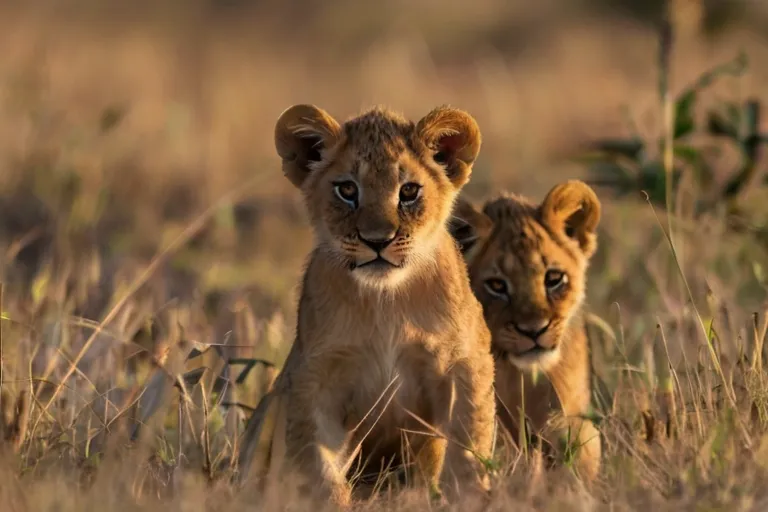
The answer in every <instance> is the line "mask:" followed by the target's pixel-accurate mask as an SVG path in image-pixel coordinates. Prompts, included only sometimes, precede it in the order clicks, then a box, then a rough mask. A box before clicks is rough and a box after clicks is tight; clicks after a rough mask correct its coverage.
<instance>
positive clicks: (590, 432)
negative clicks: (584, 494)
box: [551, 416, 602, 483]
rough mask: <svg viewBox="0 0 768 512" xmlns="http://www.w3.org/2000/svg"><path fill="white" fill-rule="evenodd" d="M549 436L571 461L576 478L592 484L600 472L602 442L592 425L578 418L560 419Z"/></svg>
mask: <svg viewBox="0 0 768 512" xmlns="http://www.w3.org/2000/svg"><path fill="white" fill-rule="evenodd" d="M551 434H552V435H553V437H555V439H559V440H560V443H558V444H556V445H555V446H560V447H561V448H562V450H563V453H561V454H560V456H561V457H562V458H563V459H565V460H571V461H572V463H573V467H574V469H575V470H576V473H578V476H579V477H580V478H581V479H582V480H583V481H584V482H586V483H591V482H593V481H594V480H595V479H596V478H597V476H598V473H599V471H600V463H601V456H602V441H601V440H600V432H599V431H598V430H597V427H595V425H594V423H592V421H590V420H588V419H584V418H579V417H574V416H571V417H565V418H564V417H560V418H559V419H558V421H556V422H555V424H554V425H553V428H552V431H551Z"/></svg>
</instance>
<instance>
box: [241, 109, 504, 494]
mask: <svg viewBox="0 0 768 512" xmlns="http://www.w3.org/2000/svg"><path fill="white" fill-rule="evenodd" d="M480 144H481V140H480V131H479V129H478V127H477V124H476V123H475V121H474V119H473V118H472V117H471V116H470V115H468V114H467V113H465V112H463V111H461V110H457V109H453V108H448V107H440V108H437V109H435V110H433V111H432V112H430V113H429V114H427V115H426V116H425V117H424V118H423V119H421V120H420V121H419V122H418V123H413V122H410V121H407V120H406V119H404V118H402V117H400V116H399V115H397V114H395V113H392V112H390V111H388V110H385V109H381V108H375V109H372V110H370V111H368V112H365V113H363V114H362V115H360V116H359V117H356V118H353V119H351V120H348V121H346V122H345V123H343V124H339V123H338V122H336V120H334V118H333V117H331V116H330V115H329V114H328V113H326V112H325V111H323V110H321V109H319V108H317V107H315V106H311V105H296V106H293V107H291V108H289V109H288V110H286V111H285V112H283V114H282V115H281V116H280V118H279V119H278V121H277V126H276V128H275V145H276V147H277V153H278V154H279V156H280V157H281V158H282V161H283V164H282V165H283V172H284V174H285V175H286V177H287V178H288V179H289V180H290V181H291V183H293V184H294V185H295V186H296V187H297V188H299V189H300V190H301V192H302V194H303V196H304V201H305V203H306V207H307V209H308V211H309V215H310V219H311V224H312V227H313V231H314V234H315V239H316V242H315V248H314V250H313V252H312V254H311V256H310V259H309V263H308V266H307V268H306V272H305V275H304V278H303V286H302V293H301V298H300V301H299V312H298V328H297V334H296V339H295V342H294V344H293V346H292V348H291V351H290V353H289V355H288V358H287V360H286V363H285V366H284V367H283V370H282V371H281V373H280V375H279V376H278V377H277V379H276V381H275V384H274V387H273V391H272V392H271V393H270V395H271V397H270V398H274V397H281V399H282V400H285V403H286V405H285V409H284V410H285V412H284V414H285V417H284V419H283V420H282V421H283V423H282V425H283V430H284V435H285V438H284V449H285V455H286V460H287V461H289V462H290V463H291V464H292V467H293V468H294V469H297V470H298V474H299V475H302V476H303V477H306V479H308V483H310V484H312V483H317V484H320V485H319V487H320V489H322V490H323V491H324V492H325V493H326V496H329V497H330V499H331V500H332V501H334V502H335V503H336V504H338V505H346V504H348V503H349V501H350V499H351V493H350V486H349V483H348V481H347V475H348V473H349V472H350V467H351V465H352V464H353V459H355V458H357V456H359V458H360V459H361V460H362V461H363V462H366V463H368V464H369V465H368V468H369V469H372V470H374V471H377V470H379V469H380V468H385V467H388V466H389V465H390V463H391V462H392V460H395V461H398V462H400V463H404V462H405V461H403V460H401V459H402V457H401V453H402V448H403V444H404V445H405V446H407V448H408V450H410V451H412V453H413V454H414V459H415V462H416V464H415V465H416V468H415V470H416V471H415V474H414V477H416V478H417V479H422V481H424V482H425V483H426V484H428V485H430V486H431V488H432V490H433V491H438V490H439V488H440V487H442V491H444V492H446V493H447V492H452V491H456V490H457V489H455V487H457V486H458V487H460V488H461V490H462V491H463V490H468V491H469V490H472V489H475V490H477V491H479V492H480V493H482V488H483V487H485V488H487V480H486V478H485V477H484V476H481V474H482V471H481V468H482V463H481V460H478V457H477V456H479V457H480V458H484V457H489V456H490V455H491V449H492V443H493V436H494V422H495V414H496V409H495V399H494V394H493V370H494V365H493V357H492V355H491V352H490V341H491V335H490V332H489V330H488V327H487V326H486V325H485V321H484V320H483V312H482V307H481V306H480V303H479V302H478V300H477V299H476V298H475V297H474V295H473V293H472V290H471V288H470V285H469V280H468V277H467V270H466V265H465V263H464V260H463V258H462V255H461V253H460V251H459V248H458V246H457V244H456V243H455V241H454V239H453V238H452V237H451V234H450V233H449V231H448V227H447V224H448V219H449V217H450V215H451V210H452V207H453V204H454V201H455V199H456V196H457V194H458V192H459V190H460V189H461V188H462V187H463V186H464V184H465V183H466V182H467V181H468V180H469V177H470V174H471V170H472V164H473V162H474V160H475V158H476V157H477V154H478V152H479V150H480ZM265 407H268V406H265ZM260 409H262V410H261V411H260V412H259V410H258V409H257V412H259V414H256V413H255V414H254V417H253V418H252V419H251V421H250V422H249V426H248V428H247V432H246V437H248V436H251V437H253V436H258V435H259V434H254V432H255V431H256V430H257V429H259V428H260V427H259V426H258V425H257V423H258V422H261V421H264V416H265V413H264V410H263V407H260ZM267 416H269V413H267ZM417 418H419V419H420V420H421V421H423V422H426V423H427V424H429V425H432V426H433V427H434V428H435V429H437V430H438V431H439V432H441V433H442V434H444V435H445V436H446V437H447V438H448V439H449V441H448V442H446V440H445V438H441V437H437V436H435V435H434V432H435V431H434V430H432V431H430V430H429V428H427V427H425V426H424V424H423V423H421V421H419V419H417ZM272 419H273V420H274V418H272ZM277 430H280V427H278V428H277V429H276V431H277ZM249 431H250V434H249ZM425 433H426V434H427V435H425ZM403 440H404V441H405V443H403ZM252 451H253V450H252V449H251V452H252ZM356 451H359V452H360V453H356ZM273 452H274V448H273ZM472 452H474V453H475V454H476V455H477V456H475V455H473V454H472ZM241 455H243V454H242V453H241ZM245 455H249V454H247V453H246V454H245ZM241 458H244V459H246V460H247V459H248V457H241ZM246 471H247V468H246ZM270 471H271V469H270ZM448 497H449V498H450V496H448Z"/></svg>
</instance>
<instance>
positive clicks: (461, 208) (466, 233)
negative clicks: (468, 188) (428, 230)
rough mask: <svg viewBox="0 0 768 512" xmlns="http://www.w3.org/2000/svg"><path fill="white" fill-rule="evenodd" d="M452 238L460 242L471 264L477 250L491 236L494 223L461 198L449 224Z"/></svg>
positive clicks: (462, 250) (457, 201)
mask: <svg viewBox="0 0 768 512" xmlns="http://www.w3.org/2000/svg"><path fill="white" fill-rule="evenodd" d="M448 230H449V231H450V232H451V236H453V238H454V239H455V240H456V242H458V244H459V248H460V249H461V253H462V254H463V255H464V259H465V260H466V261H467V263H470V262H471V260H472V258H473V256H474V255H475V253H476V252H477V248H479V247H480V246H482V244H483V243H484V242H485V241H486V240H487V239H488V237H489V236H491V231H493V221H492V220H491V219H490V217H488V216H487V215H486V214H484V213H483V212H481V211H479V210H478V209H476V208H475V207H474V206H473V205H472V203H470V202H469V201H467V200H466V199H464V198H463V197H459V198H458V199H457V200H456V203H455V204H454V207H453V212H452V214H451V218H450V220H449V222H448Z"/></svg>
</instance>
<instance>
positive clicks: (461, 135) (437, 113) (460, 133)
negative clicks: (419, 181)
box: [416, 106, 482, 189]
mask: <svg viewBox="0 0 768 512" xmlns="http://www.w3.org/2000/svg"><path fill="white" fill-rule="evenodd" d="M416 137H417V139H418V140H419V142H421V144H423V145H424V146H425V147H426V149H427V151H428V152H429V153H431V154H429V155H427V156H428V157H429V158H432V159H434V161H435V162H437V164H439V165H441V166H443V167H445V172H446V174H447V175H448V178H449V179H450V180H451V182H452V183H453V185H454V186H455V187H456V188H457V189H458V188H461V187H463V186H464V185H465V184H466V183H467V181H469V176H470V175H471V174H472V164H473V163H474V162H475V159H476V158H477V155H478V153H480V145H481V143H482V140H481V136H480V128H479V127H478V126H477V122H476V121H475V120H474V118H473V117H472V116H471V115H469V114H468V113H466V112H464V111H463V110H459V109H455V108H451V107H447V106H442V107H437V108H436V109H434V110H432V112H430V113H429V114H427V115H426V116H424V117H423V118H422V119H421V120H420V121H419V122H418V123H417V125H416Z"/></svg>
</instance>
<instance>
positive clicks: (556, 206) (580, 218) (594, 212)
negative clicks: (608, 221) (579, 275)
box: [540, 180, 600, 257]
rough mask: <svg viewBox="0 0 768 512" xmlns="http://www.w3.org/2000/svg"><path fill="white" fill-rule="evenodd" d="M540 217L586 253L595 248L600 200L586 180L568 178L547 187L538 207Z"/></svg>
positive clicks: (589, 254) (588, 253)
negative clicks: (563, 181) (568, 179)
mask: <svg viewBox="0 0 768 512" xmlns="http://www.w3.org/2000/svg"><path fill="white" fill-rule="evenodd" d="M540 211H541V217H542V221H543V222H544V223H545V224H547V225H548V226H549V227H550V228H551V229H552V230H554V231H556V232H561V233H563V234H565V235H566V236H567V237H569V238H572V239H574V240H576V241H577V242H578V243H579V247H581V250H582V252H584V254H585V255H586V256H587V257H590V256H592V254H594V252H595V250H596V249H597V233H596V230H597V224H598V223H599V222H600V200H599V199H598V198H597V194H595V191H594V190H592V189H591V188H590V187H589V186H588V185H587V184H586V183H584V182H582V181H578V180H570V181H566V182H565V183H561V184H559V185H556V186H555V187H554V188H553V189H552V190H550V191H549V194H547V197H546V198H545V199H544V202H543V203H542V204H541V207H540Z"/></svg>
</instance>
